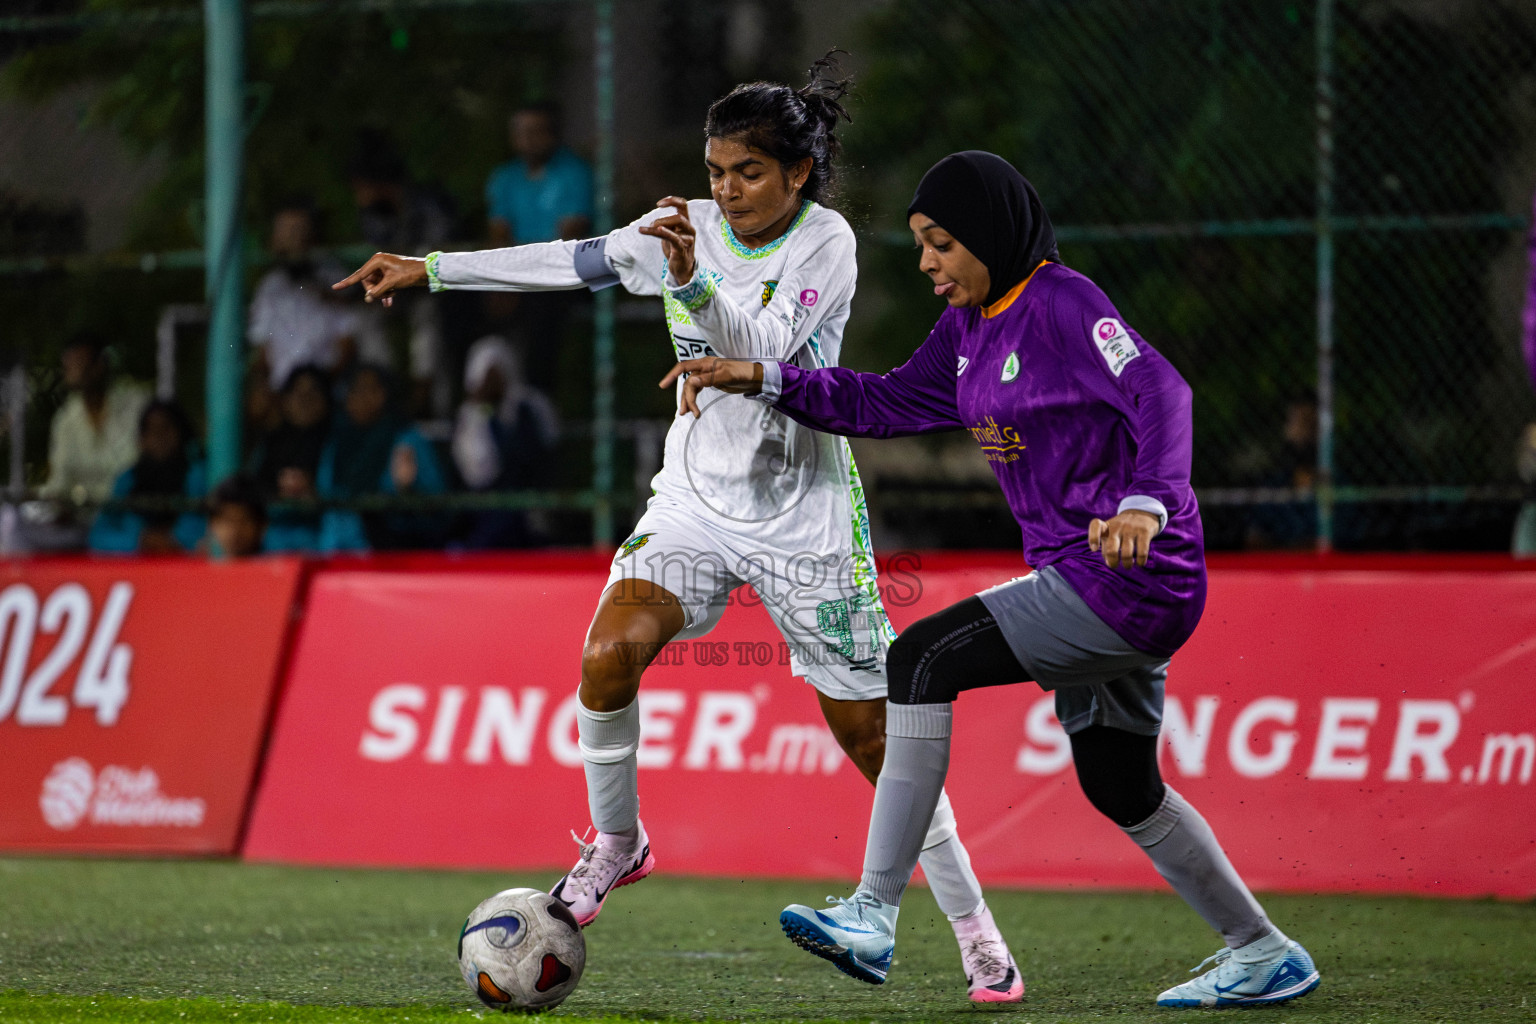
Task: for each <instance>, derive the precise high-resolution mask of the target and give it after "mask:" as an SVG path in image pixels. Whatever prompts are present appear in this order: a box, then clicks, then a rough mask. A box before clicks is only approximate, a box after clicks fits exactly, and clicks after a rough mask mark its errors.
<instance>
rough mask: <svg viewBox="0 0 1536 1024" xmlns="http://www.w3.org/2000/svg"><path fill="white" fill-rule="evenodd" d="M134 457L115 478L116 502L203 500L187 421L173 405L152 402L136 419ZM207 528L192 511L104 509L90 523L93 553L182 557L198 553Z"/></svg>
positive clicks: (201, 470)
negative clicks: (141, 499)
mask: <svg viewBox="0 0 1536 1024" xmlns="http://www.w3.org/2000/svg"><path fill="white" fill-rule="evenodd" d="M138 436H139V458H138V461H137V462H135V463H134V464H133V465H132V466H130V467H128V468H127V469H125V470H123V472H122V473H121V474H119V475H118V478H117V482H116V483H115V484H114V485H113V487H112V497H113V498H115V499H126V500H132V499H135V498H143V499H160V500H162V501H165V502H167V503H168V504H169V503H171V502H173V501H174V500H175V499H180V498H198V499H201V498H202V497H203V494H204V492H205V491H206V490H207V489H208V479H207V472H206V469H205V467H204V465H203V461H202V460H201V459H198V458H195V457H194V453H193V443H194V438H193V432H192V422H191V421H190V420H189V419H188V418H187V414H186V413H185V412H183V411H182V408H181V406H179V405H177V404H176V403H175V402H166V401H154V402H151V403H149V405H147V406H145V407H144V412H143V414H142V415H141V416H140V417H139V431H138ZM206 527H207V524H206V523H205V521H204V519H203V517H202V516H201V515H198V514H197V513H195V512H178V511H176V510H175V509H165V510H163V511H161V510H155V509H134V508H111V507H109V508H107V509H104V510H103V511H102V512H101V514H100V515H98V516H97V517H96V521H95V522H94V523H92V524H91V533H90V538H89V541H88V545H89V547H90V549H91V550H92V551H97V552H112V553H119V554H129V553H133V552H138V553H140V554H146V555H169V554H182V553H184V552H187V551H193V550H195V549H196V548H197V544H198V541H200V540H201V539H202V537H203V533H204V531H205V530H206Z"/></svg>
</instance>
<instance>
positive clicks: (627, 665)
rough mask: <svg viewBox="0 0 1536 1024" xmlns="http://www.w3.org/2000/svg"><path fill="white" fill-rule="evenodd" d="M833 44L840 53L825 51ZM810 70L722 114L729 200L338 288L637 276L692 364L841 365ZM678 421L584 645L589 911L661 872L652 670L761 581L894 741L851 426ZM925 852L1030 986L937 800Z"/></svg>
mask: <svg viewBox="0 0 1536 1024" xmlns="http://www.w3.org/2000/svg"><path fill="white" fill-rule="evenodd" d="M829 56H830V55H829ZM831 66H832V61H831V60H830V59H827V58H824V59H823V60H821V61H818V62H817V64H816V66H814V67H813V68H812V80H811V83H810V84H809V85H808V86H806V87H805V88H804V89H800V90H794V89H791V88H789V87H788V86H784V85H778V84H769V83H763V82H758V83H752V84H749V85H743V86H738V87H737V88H736V89H734V90H733V91H732V92H730V93H729V94H728V95H726V96H724V97H722V98H721V99H719V100H717V101H716V102H715V103H714V104H713V105H712V106H711V107H710V109H709V115H708V118H707V120H706V122H705V135H706V139H707V141H706V146H705V164H706V166H707V168H708V170H709V178H710V191H711V195H712V201H711V200H702V199H699V200H692V201H685V200H682V199H679V198H676V197H669V198H667V199H663V200H662V201H661V202H660V203H659V204H658V207H659V209H657V210H655V211H653V212H651V213H649V214H647V215H645V216H643V217H641V218H640V219H639V220H637V221H635V222H634V223H632V224H629V225H627V226H625V227H622V228H618V229H616V230H614V231H611V232H609V233H608V234H607V235H605V236H603V237H600V238H592V239H587V240H585V241H563V242H547V243H539V244H533V245H522V246H514V247H512V248H507V249H492V250H487V251H483V252H471V253H433V254H431V255H430V256H428V257H427V258H426V259H425V260H418V259H409V258H406V257H401V256H393V255H388V254H382V253H381V254H379V255H376V256H374V257H373V258H372V259H371V260H369V261H368V262H367V263H366V264H365V265H364V266H363V267H362V268H361V269H359V270H358V271H357V272H356V273H354V274H353V275H352V276H351V277H349V278H347V279H346V280H345V281H342V282H340V283H339V284H338V285H337V287H346V286H349V285H351V284H355V283H358V282H361V283H363V284H364V286H365V287H366V290H367V297H368V299H369V301H372V300H374V299H377V298H383V299H384V301H386V302H388V301H389V300H388V298H387V296H388V295H389V293H390V292H391V291H393V290H395V289H398V288H401V287H407V286H411V285H419V284H427V285H430V287H431V288H432V290H433V291H442V290H445V289H450V288H451V289H478V290H498V291H514V292H516V291H543V290H555V289H574V288H581V287H588V288H591V289H593V290H596V289H600V288H605V287H608V286H610V285H614V284H619V285H622V286H623V287H624V288H625V289H626V290H627V291H629V292H631V293H633V294H635V295H654V296H660V297H661V299H662V302H663V305H664V308H665V312H666V321H667V329H668V331H669V332H670V333H671V336H672V345H673V349H674V352H675V354H676V357H677V358H678V359H691V358H698V357H701V356H713V355H719V356H727V357H734V358H742V359H772V360H785V361H789V362H793V363H796V364H797V365H800V366H803V367H806V368H816V367H822V366H834V365H836V364H837V361H838V356H839V353H840V350H841V347H842V340H843V327H844V324H845V323H846V322H847V319H848V313H849V306H850V303H851V302H852V299H853V292H854V286H855V283H856V278H857V272H858V271H857V266H856V264H855V260H854V236H853V231H852V229H851V228H849V226H848V223H847V222H846V221H845V220H844V219H843V218H842V216H841V215H839V214H838V213H837V212H836V211H834V210H831V209H828V208H827V207H825V206H822V205H820V204H819V202H818V200H819V199H821V198H822V197H823V196H824V195H825V194H826V192H827V190H828V188H829V186H830V184H831V178H832V174H833V166H832V160H833V158H834V156H835V155H836V151H837V139H836V136H835V134H834V130H835V128H836V127H837V123H838V119H839V118H840V117H842V118H846V117H847V114H846V112H845V111H844V110H843V108H842V106H841V105H840V104H839V103H838V100H839V99H841V98H842V96H843V95H844V93H845V92H846V91H847V88H848V83H847V82H834V81H830V80H828V79H827V78H825V77H824V74H825V72H826V70H827V69H828V68H829V67H831ZM705 401H706V403H707V404H705V406H704V408H703V409H702V415H701V416H699V417H698V418H697V419H695V418H694V417H691V416H688V417H684V416H679V417H677V418H676V419H674V420H673V423H672V427H671V429H670V431H669V432H668V434H667V441H666V456H665V459H664V462H663V466H662V469H661V472H660V473H658V474H657V475H656V477H655V479H654V480H653V481H652V486H653V488H654V490H655V495H654V496H653V497H652V498H651V500H650V503H649V505H648V506H647V509H646V511H645V513H644V515H642V516H641V517H640V521H639V522H638V523H636V525H635V530H634V533H633V534H632V535H631V536H630V537H629V539H628V540H626V541H625V542H624V543H623V545H622V546H621V547H620V548H619V551H618V553H617V554H616V555H615V557H614V560H613V567H612V570H611V571H610V573H609V578H608V585H607V587H606V588H605V589H604V591H603V594H602V597H601V598H600V599H599V601H598V607H597V613H596V615H595V617H594V618H593V620H592V625H591V626H590V627H589V629H588V632H587V639H586V645H585V647H584V648H583V651H582V662H581V686H580V689H579V691H578V693H579V698H580V699H579V701H578V709H577V729H578V733H579V735H580V741H581V752H582V758H583V761H584V764H585V769H586V775H587V793H588V798H589V802H590V805H591V812H592V823H593V825H594V826H595V828H596V829H597V836H596V838H595V839H594V840H593V841H592V842H591V843H585V844H583V845H582V849H581V858H580V860H579V861H578V862H577V864H576V866H575V867H574V868H573V869H572V870H571V871H570V873H569V874H567V875H566V876H565V877H564V878H562V879H561V880H560V881H559V882H558V883H557V884H556V885H555V887H554V889H553V890H552V894H553V895H554V896H555V897H557V898H558V899H560V900H562V901H563V902H565V903H566V904H567V905H569V906H570V908H571V910H572V912H573V913H574V914H575V915H576V918H577V920H578V921H580V922H581V924H582V925H583V926H585V925H587V924H589V923H591V921H592V920H594V919H595V918H596V917H597V915H598V913H599V911H601V909H602V906H603V902H604V900H605V899H606V898H607V895H608V893H609V892H610V891H611V890H613V889H615V888H617V887H619V886H622V885H627V884H629V883H631V882H637V881H639V880H640V879H642V878H644V877H645V876H646V875H648V874H649V873H650V872H651V870H652V868H653V867H654V865H655V859H654V857H653V856H652V855H651V850H650V843H649V841H648V839H647V837H646V833H645V829H644V827H643V826H642V824H641V823H640V819H639V794H638V788H637V784H636V750H637V748H638V745H639V740H640V711H639V705H638V701H637V699H636V698H637V695H638V692H639V687H640V678H641V674H642V673H643V672H644V670H645V668H646V666H648V665H649V664H650V662H651V661H652V660H653V659H654V658H655V657H656V655H657V654H658V653H659V652H660V650H661V648H662V647H663V646H664V645H665V644H667V643H668V642H670V641H672V640H674V639H679V640H686V639H691V638H695V637H699V636H703V635H704V634H706V633H708V632H709V631H710V630H711V629H712V628H714V626H715V624H716V622H718V621H719V619H720V616H721V614H722V613H723V612H724V609H725V603H726V599H727V597H728V596H729V594H730V593H731V591H733V590H734V589H735V588H737V587H739V586H741V585H742V584H751V585H752V586H753V587H754V588H755V589H756V590H757V592H758V594H759V595H760V596H761V598H762V601H763V604H764V606H765V607H766V608H767V610H768V612H769V614H770V615H771V616H772V617H773V621H774V623H775V624H776V625H777V626H778V628H779V630H780V632H781V633H782V634H783V636H784V639H785V641H786V642H787V643H788V645H789V649H790V658H791V661H790V664H791V671H792V672H793V673H794V674H796V675H800V676H803V677H804V678H805V679H806V681H807V682H809V683H811V685H813V686H814V687H815V688H816V690H817V695H818V698H819V700H820V704H821V709H822V713H823V716H824V717H825V719H826V722H827V725H828V726H829V727H830V729H831V731H832V733H833V735H834V736H836V737H837V740H838V743H839V744H840V745H841V746H842V748H843V750H844V751H846V752H847V754H848V756H849V757H850V758H851V759H852V761H853V763H854V764H855V765H856V766H857V767H858V769H859V770H860V772H862V773H863V774H864V776H865V777H866V778H867V779H868V780H869V781H870V782H871V783H873V782H874V781H875V779H876V778H877V777H878V775H879V771H880V765H881V762H882V759H883V756H884V748H885V695H886V681H885V651H886V648H887V647H888V646H889V644H890V641H891V640H892V639H893V637H894V633H893V632H892V630H891V627H890V625H889V623H888V622H887V621H886V616H885V610H884V608H883V607H882V605H881V602H880V595H879V591H878V589H877V586H876V577H875V562H874V557H873V553H872V552H871V550H870V542H869V521H868V517H867V515H866V512H865V508H864V492H863V487H862V485H861V484H860V482H859V476H858V470H857V469H856V468H855V466H854V464H853V458H852V456H851V454H850V452H849V449H848V443H847V441H846V440H844V439H843V438H840V437H834V436H831V435H828V434H822V433H819V432H817V431H814V430H810V429H807V428H805V427H802V426H800V425H799V424H797V423H795V422H794V421H792V420H790V419H788V418H787V417H784V416H782V415H781V414H779V413H778V412H775V411H773V410H772V409H765V407H764V406H763V405H761V404H760V403H757V402H752V401H749V400H747V399H745V398H742V397H741V396H739V395H727V394H724V393H722V392H712V393H711V394H710V396H709V398H707V399H706V400H705ZM923 845H924V850H923V853H922V858H921V863H922V866H923V870H924V873H925V874H926V876H927V878H928V880H929V883H930V885H931V886H932V888H933V892H934V896H935V899H936V900H937V902H938V904H939V906H940V908H941V909H942V910H943V911H944V912H945V914H946V915H947V916H948V917H949V918H950V920H951V921H952V922H953V924H954V928H955V933H956V936H957V938H958V939H959V941H960V946H961V951H962V959H963V961H964V965H965V971H966V975H967V981H968V985H969V992H970V997H971V998H972V999H973V1000H976V1001H978V1002H1001V1001H1014V1000H1017V999H1019V998H1021V997H1022V995H1023V982H1022V981H1021V980H1020V975H1019V972H1018V971H1017V970H1016V969H1015V967H1014V963H1013V959H1012V957H1011V956H1010V955H1009V952H1008V948H1007V946H1006V944H1005V943H1004V941H1003V938H1002V935H1001V933H999V931H998V930H997V927H996V926H995V925H994V923H993V921H992V916H991V913H990V912H989V911H988V910H987V907H986V903H985V901H984V900H983V899H982V893H981V887H980V884H979V883H978V882H977V880H976V876H975V873H974V872H973V871H972V870H971V865H970V857H969V855H968V854H967V853H966V850H965V847H964V846H963V845H962V844H961V842H960V840H959V838H958V836H957V835H956V831H955V820H954V814H953V812H952V810H951V809H950V806H949V801H948V798H947V797H944V798H941V800H940V802H939V806H938V809H937V811H936V812H935V813H934V816H933V821H932V824H931V827H930V830H929V833H928V837H927V839H926V840H925V842H924V844H923Z"/></svg>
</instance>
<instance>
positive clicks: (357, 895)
mask: <svg viewBox="0 0 1536 1024" xmlns="http://www.w3.org/2000/svg"><path fill="white" fill-rule="evenodd" d="M549 881H550V878H549V877H546V875H545V874H541V875H538V876H528V875H506V874H495V875H492V874H483V873H482V874H473V873H457V872H422V871H356V870H335V869H316V868H287V867H274V866H267V865H249V864H239V863H228V862H206V861H182V862H175V861H105V860H98V861H80V860H70V861H65V860H47V859H12V860H0V1024H10V1022H13V1021H38V1022H56V1021H154V1022H161V1021H175V1022H192V1021H240V1022H246V1021H266V1020H273V1021H297V1022H306V1024H307V1022H319V1021H370V1022H371V1021H402V1020H411V1021H422V1020H432V1021H441V1020H458V1021H463V1020H466V1019H468V1018H467V1017H466V1015H477V1016H478V1015H485V1016H493V1015H492V1014H491V1013H490V1012H489V1011H484V1010H482V1009H481V1008H480V1007H479V1004H478V1003H476V1002H475V1001H474V999H473V997H472V996H471V995H470V993H469V992H468V990H467V989H466V988H465V986H464V984H463V982H462V981H461V980H460V978H459V976H458V971H457V969H456V964H455V961H454V942H455V939H456V938H457V935H458V928H459V925H460V923H461V922H462V920H463V918H464V915H465V914H466V913H468V911H469V909H470V908H471V907H473V906H474V905H475V904H476V903H478V902H479V901H480V900H481V899H482V898H484V897H485V896H487V895H489V894H490V893H492V892H494V891H496V890H498V889H502V888H506V887H507V886H510V885H535V886H540V887H542V886H545V885H547V884H548V883H549ZM846 887H847V886H846V883H841V884H834V883H819V882H810V883H807V882H783V881H760V880H731V879H710V880H704V879H687V878H674V877H668V876H665V875H657V876H654V877H652V878H650V879H647V880H646V881H645V882H644V883H643V884H641V885H636V886H631V887H627V888H625V889H623V890H622V891H620V892H618V893H617V894H615V895H614V896H613V897H612V899H611V900H610V903H609V905H608V908H607V909H606V910H605V911H604V913H603V917H602V919H601V920H600V921H599V922H598V923H597V924H596V925H594V926H593V927H592V928H590V929H588V930H587V942H588V957H587V968H586V975H585V977H584V978H583V979H582V984H581V987H580V988H579V989H578V990H577V991H576V993H575V994H574V995H573V996H572V997H571V998H570V999H569V1000H568V1001H567V1002H566V1003H565V1004H564V1005H562V1006H561V1007H559V1008H558V1009H557V1010H555V1011H553V1012H552V1013H551V1014H549V1015H547V1016H548V1018H549V1019H551V1020H553V1019H556V1018H577V1019H584V1020H618V1019H623V1020H647V1021H662V1022H671V1021H700V1020H722V1021H726V1020H729V1021H735V1020H747V1021H791V1020H793V1021H874V1022H884V1021H891V1022H898V1021H941V1020H967V1021H974V1020H975V1019H976V1016H977V1014H1001V1015H1003V1016H1005V1017H1007V1018H1009V1019H1010V1020H1011V1021H1014V1022H1017V1024H1026V1022H1027V1024H1050V1022H1057V1021H1082V1020H1089V1019H1096V1018H1102V1017H1114V1018H1116V1019H1118V1020H1122V1021H1127V1022H1130V1021H1138V1020H1149V1021H1151V1020H1157V1021H1162V1022H1164V1024H1167V1022H1169V1021H1171V1020H1174V1019H1176V1018H1178V1017H1180V1016H1189V1015H1191V1014H1192V1015H1194V1016H1195V1017H1196V1018H1197V1019H1205V1018H1207V1017H1208V1016H1209V1014H1210V1013H1211V1012H1213V1011H1177V1010H1158V1009H1156V1008H1155V1007H1153V1005H1152V1000H1153V999H1154V998H1155V997H1156V995H1157V993H1158V992H1159V991H1160V990H1161V989H1163V988H1165V987H1166V986H1168V985H1171V984H1175V983H1177V982H1179V981H1182V980H1184V979H1185V978H1187V977H1188V975H1187V974H1186V973H1185V972H1186V971H1187V970H1188V969H1189V968H1191V967H1193V966H1195V964H1196V963H1198V962H1199V961H1200V960H1201V959H1202V958H1204V957H1205V956H1207V955H1208V954H1210V953H1213V952H1215V950H1216V949H1217V947H1218V946H1219V942H1218V941H1217V940H1216V938H1215V937H1214V936H1213V935H1212V933H1211V932H1210V931H1209V929H1207V928H1206V927H1205V926H1204V924H1202V923H1201V922H1200V920H1199V919H1198V918H1197V917H1196V916H1195V915H1194V914H1193V913H1192V912H1191V911H1189V910H1188V909H1187V908H1186V907H1185V906H1184V905H1183V904H1182V903H1180V902H1179V901H1178V900H1177V899H1176V898H1174V897H1172V896H1170V895H1166V894H1162V893H1152V894H1145V893H1135V894H1127V893H1099V892H1094V893H1023V892H1003V891H994V892H991V893H989V895H988V902H989V903H990V904H991V906H992V909H993V913H994V915H995V916H996V918H997V921H998V924H999V925H1000V926H1001V927H1002V929H1003V931H1004V933H1005V935H1007V937H1008V939H1009V941H1010V943H1011V944H1012V947H1013V951H1014V955H1015V957H1016V958H1017V960H1018V961H1019V965H1020V967H1021V968H1022V969H1023V971H1024V974H1025V977H1026V979H1027V980H1028V986H1029V988H1028V992H1027V994H1026V996H1025V1001H1024V1002H1023V1003H1022V1004H1019V1005H1016V1006H992V1007H973V1006H971V1005H970V1004H969V1003H968V1002H967V1001H966V999H965V982H964V979H963V977H962V976H961V972H960V969H959V955H958V952H957V951H956V947H955V944H954V940H953V938H952V936H951V934H950V931H949V928H948V927H947V925H946V923H945V922H944V921H943V919H942V918H941V917H940V916H939V915H938V913H937V911H936V910H935V908H934V906H933V901H932V899H931V898H930V897H929V896H928V894H927V893H926V892H923V891H918V890H914V891H913V893H912V894H911V896H910V897H909V898H908V900H907V902H906V905H905V906H904V908H903V911H902V917H901V928H900V936H899V938H898V944H897V956H896V962H895V965H894V966H893V968H892V971H891V977H890V981H889V982H888V983H887V984H886V985H884V986H880V987H873V986H869V985H864V984H861V983H859V982H856V981H853V980H852V979H850V978H847V977H845V976H844V975H842V974H840V973H838V972H837V971H836V970H834V969H833V968H832V967H831V966H830V965H829V964H826V963H824V962H823V961H820V960H817V959H815V958H814V957H811V956H808V955H806V954H805V953H803V952H801V951H800V950H798V949H796V948H795V947H794V946H792V945H790V943H789V942H788V941H786V940H785V939H784V938H783V936H782V935H781V934H780V932H779V929H778V925H777V915H778V911H779V909H780V908H781V907H782V906H783V905H784V904H786V903H790V902H811V903H815V902H819V901H820V899H821V897H822V896H823V895H825V894H826V893H827V892H834V891H835V892H839V893H842V890H843V889H845V888H846ZM1264 903H1265V906H1266V908H1267V909H1268V911H1269V912H1270V915H1271V917H1272V918H1273V919H1274V920H1275V921H1276V922H1277V923H1279V924H1280V925H1281V926H1282V927H1283V928H1285V929H1286V930H1287V931H1288V932H1289V933H1290V934H1292V935H1293V936H1294V937H1296V938H1298V939H1300V940H1301V941H1302V942H1303V943H1305V944H1306V945H1307V946H1308V947H1309V948H1310V949H1311V951H1312V953H1313V955H1314V957H1315V958H1316V960H1317V964H1318V967H1319V969H1320V970H1321V971H1322V974H1323V984H1322V986H1321V987H1320V988H1319V989H1318V990H1317V991H1316V992H1315V993H1313V994H1312V995H1310V996H1308V997H1306V998H1305V999H1302V1000H1300V1001H1297V1002H1295V1003H1291V1004H1287V1005H1286V1006H1282V1007H1275V1008H1268V1009H1264V1010H1259V1011H1253V1012H1258V1013H1262V1014H1263V1015H1264V1019H1265V1020H1266V1021H1269V1022H1273V1024H1279V1022H1280V1021H1286V1022H1291V1021H1295V1022H1302V1021H1311V1020H1318V1021H1323V1020H1326V1021H1328V1022H1330V1024H1356V1022H1360V1024H1363V1022H1368V1021H1516V1020H1519V1021H1530V1020H1532V1019H1536V969H1533V967H1532V963H1531V959H1532V954H1533V952H1536V907H1533V906H1532V905H1530V904H1512V903H1497V902H1492V901H1470V902H1449V901H1429V900H1418V899H1406V898H1398V897H1390V898H1389V897H1334V896H1326V897H1324V896H1318V897H1297V896H1266V897H1265V898H1264ZM1225 1012H1230V1011H1225ZM1244 1019H1247V1018H1244Z"/></svg>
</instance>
